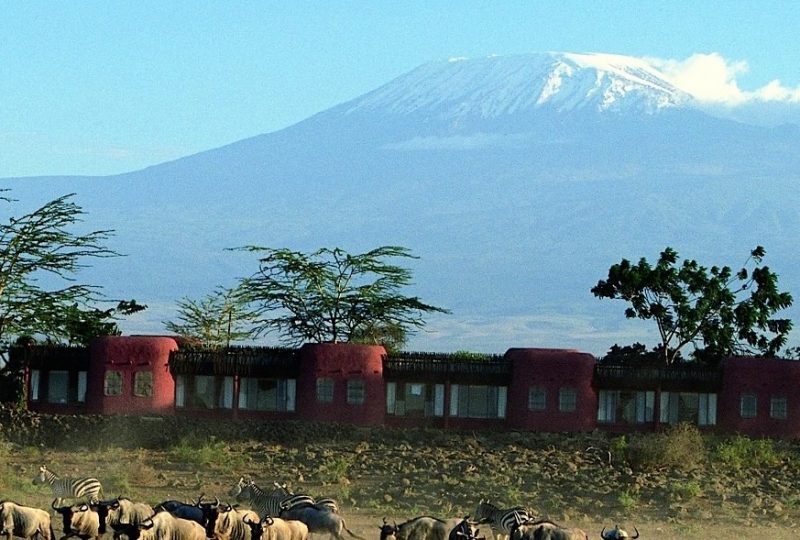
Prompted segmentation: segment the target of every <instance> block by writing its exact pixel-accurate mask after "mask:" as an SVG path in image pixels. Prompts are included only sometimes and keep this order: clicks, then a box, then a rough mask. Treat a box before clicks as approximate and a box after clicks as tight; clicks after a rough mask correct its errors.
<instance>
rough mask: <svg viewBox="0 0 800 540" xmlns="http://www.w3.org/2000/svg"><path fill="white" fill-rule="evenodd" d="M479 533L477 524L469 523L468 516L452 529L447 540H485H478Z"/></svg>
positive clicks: (481, 539) (482, 539)
mask: <svg viewBox="0 0 800 540" xmlns="http://www.w3.org/2000/svg"><path fill="white" fill-rule="evenodd" d="M479 531H480V529H478V527H477V523H476V522H473V521H470V519H469V516H466V517H465V518H464V519H462V520H461V521H459V522H458V523H457V524H456V526H455V527H453V530H452V531H450V534H449V535H448V540H486V538H483V537H481V538H478V532H479Z"/></svg>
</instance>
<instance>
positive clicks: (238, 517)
mask: <svg viewBox="0 0 800 540" xmlns="http://www.w3.org/2000/svg"><path fill="white" fill-rule="evenodd" d="M258 521H259V517H258V514H256V513H255V512H253V511H252V510H237V509H236V508H234V507H233V506H231V505H230V504H223V505H219V506H218V507H217V519H216V520H215V522H214V530H213V531H212V535H211V536H212V537H213V538H216V539H217V540H250V539H251V537H252V533H251V525H250V523H251V522H252V523H255V524H256V525H258ZM258 532H259V535H260V533H261V527H260V526H259V529H258Z"/></svg>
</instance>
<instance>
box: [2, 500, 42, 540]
mask: <svg viewBox="0 0 800 540" xmlns="http://www.w3.org/2000/svg"><path fill="white" fill-rule="evenodd" d="M0 535H5V537H6V540H11V537H12V536H18V537H20V538H33V537H34V536H40V537H41V538H42V540H53V537H54V536H55V535H54V534H53V526H52V524H51V522H50V514H49V513H48V512H47V511H46V510H42V509H41V508H34V507H32V506H22V505H20V504H17V503H15V502H12V501H0Z"/></svg>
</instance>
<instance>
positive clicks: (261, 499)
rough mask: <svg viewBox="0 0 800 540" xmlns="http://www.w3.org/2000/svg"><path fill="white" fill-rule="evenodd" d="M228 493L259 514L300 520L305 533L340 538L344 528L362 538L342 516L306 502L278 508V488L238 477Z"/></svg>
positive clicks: (283, 494) (281, 495) (352, 534)
mask: <svg viewBox="0 0 800 540" xmlns="http://www.w3.org/2000/svg"><path fill="white" fill-rule="evenodd" d="M230 495H231V496H233V497H236V500H237V501H247V502H248V503H249V504H250V507H251V508H252V509H253V510H255V511H256V512H257V513H258V514H259V515H261V516H272V517H280V518H283V519H286V520H290V519H295V520H297V521H302V522H303V523H305V524H306V526H307V527H308V532H309V533H316V534H329V535H330V536H332V537H333V538H335V539H336V540H343V538H344V537H343V535H342V532H343V531H347V533H348V534H349V535H350V536H352V537H354V538H359V539H360V540H364V539H363V538H362V537H360V536H358V535H357V534H355V533H354V532H353V531H351V530H350V529H348V528H347V525H346V524H345V521H344V518H343V517H342V516H340V515H339V514H337V513H335V512H330V511H328V510H320V509H319V508H317V507H315V506H308V505H303V506H294V507H292V508H285V509H284V508H281V504H280V503H281V501H282V500H283V499H284V498H285V493H283V492H282V491H280V492H272V493H267V492H265V491H264V490H263V489H261V488H260V487H258V486H257V485H256V483H255V482H253V481H252V480H245V479H244V478H240V479H239V482H238V483H237V484H236V485H235V486H234V487H233V489H232V490H231V492H230Z"/></svg>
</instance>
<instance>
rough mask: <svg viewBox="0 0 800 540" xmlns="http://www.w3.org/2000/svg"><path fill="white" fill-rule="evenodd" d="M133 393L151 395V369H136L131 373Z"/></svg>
mask: <svg viewBox="0 0 800 540" xmlns="http://www.w3.org/2000/svg"><path fill="white" fill-rule="evenodd" d="M133 395H134V396H138V397H152V396H153V372H152V371H137V372H136V373H134V374H133Z"/></svg>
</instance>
